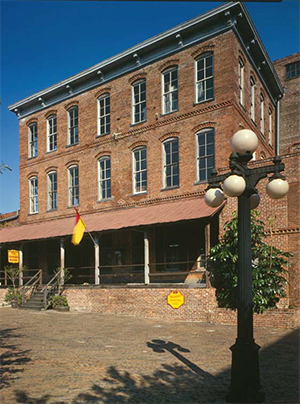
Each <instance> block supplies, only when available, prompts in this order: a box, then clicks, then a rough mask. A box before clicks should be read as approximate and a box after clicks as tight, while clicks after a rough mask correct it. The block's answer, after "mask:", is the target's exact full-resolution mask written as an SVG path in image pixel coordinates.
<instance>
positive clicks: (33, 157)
mask: <svg viewBox="0 0 300 404" xmlns="http://www.w3.org/2000/svg"><path fill="white" fill-rule="evenodd" d="M37 157H38V156H37V155H36V156H32V157H27V160H33V159H36V158H37Z"/></svg>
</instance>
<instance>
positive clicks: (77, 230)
mask: <svg viewBox="0 0 300 404" xmlns="http://www.w3.org/2000/svg"><path fill="white" fill-rule="evenodd" d="M75 210H76V209H75ZM85 228H86V226H85V223H84V221H83V220H82V218H81V216H80V214H79V213H78V212H77V210H76V222H75V226H74V230H73V236H72V243H73V244H75V245H78V244H79V243H80V241H81V240H82V237H83V233H84V229H85Z"/></svg>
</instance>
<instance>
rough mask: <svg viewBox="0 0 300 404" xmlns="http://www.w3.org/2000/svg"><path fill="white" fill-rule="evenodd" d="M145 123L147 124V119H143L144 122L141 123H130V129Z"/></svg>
mask: <svg viewBox="0 0 300 404" xmlns="http://www.w3.org/2000/svg"><path fill="white" fill-rule="evenodd" d="M145 122H147V119H145V120H144V121H141V122H132V123H131V124H130V127H132V126H137V125H141V124H142V123H145Z"/></svg>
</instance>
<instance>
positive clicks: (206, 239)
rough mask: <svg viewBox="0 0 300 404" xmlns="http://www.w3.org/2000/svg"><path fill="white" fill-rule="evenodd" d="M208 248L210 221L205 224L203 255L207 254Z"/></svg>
mask: <svg viewBox="0 0 300 404" xmlns="http://www.w3.org/2000/svg"><path fill="white" fill-rule="evenodd" d="M209 250H210V223H208V224H207V225H206V226H205V257H207V256H208V254H209Z"/></svg>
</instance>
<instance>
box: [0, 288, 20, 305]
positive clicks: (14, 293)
mask: <svg viewBox="0 0 300 404" xmlns="http://www.w3.org/2000/svg"><path fill="white" fill-rule="evenodd" d="M12 300H17V303H18V305H19V306H20V305H21V304H22V294H21V292H20V291H19V290H14V288H12V287H9V288H8V291H7V293H6V295H5V297H4V301H5V302H6V303H11V302H12Z"/></svg>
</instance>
